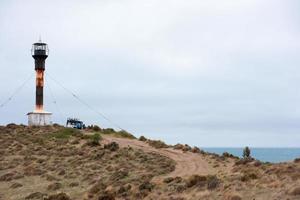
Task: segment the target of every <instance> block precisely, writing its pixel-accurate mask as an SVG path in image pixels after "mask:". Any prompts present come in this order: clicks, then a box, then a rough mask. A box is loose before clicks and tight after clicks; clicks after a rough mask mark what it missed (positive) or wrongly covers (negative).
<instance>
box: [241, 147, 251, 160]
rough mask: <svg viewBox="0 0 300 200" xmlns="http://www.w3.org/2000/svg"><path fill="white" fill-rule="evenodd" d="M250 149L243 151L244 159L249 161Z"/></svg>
mask: <svg viewBox="0 0 300 200" xmlns="http://www.w3.org/2000/svg"><path fill="white" fill-rule="evenodd" d="M250 153H251V151H250V148H249V147H245V148H244V150H243V158H244V159H247V158H250Z"/></svg>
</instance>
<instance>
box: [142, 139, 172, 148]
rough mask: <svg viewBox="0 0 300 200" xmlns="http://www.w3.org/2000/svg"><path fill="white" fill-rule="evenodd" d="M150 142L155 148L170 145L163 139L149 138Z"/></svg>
mask: <svg viewBox="0 0 300 200" xmlns="http://www.w3.org/2000/svg"><path fill="white" fill-rule="evenodd" d="M147 142H148V144H149V145H150V146H152V147H154V148H157V149H160V148H168V147H169V146H168V145H167V144H165V143H164V142H163V141H161V140H148V141H147Z"/></svg>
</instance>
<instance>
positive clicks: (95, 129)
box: [92, 125, 101, 132]
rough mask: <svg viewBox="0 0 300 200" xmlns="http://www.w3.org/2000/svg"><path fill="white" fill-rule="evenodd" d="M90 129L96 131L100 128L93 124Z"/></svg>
mask: <svg viewBox="0 0 300 200" xmlns="http://www.w3.org/2000/svg"><path fill="white" fill-rule="evenodd" d="M92 130H93V131H96V132H98V131H101V128H100V127H99V126H97V125H93V126H92Z"/></svg>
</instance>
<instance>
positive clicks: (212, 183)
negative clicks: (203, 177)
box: [207, 175, 220, 190]
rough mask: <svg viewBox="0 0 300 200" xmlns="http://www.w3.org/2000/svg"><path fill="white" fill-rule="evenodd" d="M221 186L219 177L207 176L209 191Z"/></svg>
mask: <svg viewBox="0 0 300 200" xmlns="http://www.w3.org/2000/svg"><path fill="white" fill-rule="evenodd" d="M219 184H220V180H219V179H218V178H217V176H215V175H212V176H207V189H209V190H213V189H215V188H217V187H218V186H219Z"/></svg>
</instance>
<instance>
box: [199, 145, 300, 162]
mask: <svg viewBox="0 0 300 200" xmlns="http://www.w3.org/2000/svg"><path fill="white" fill-rule="evenodd" d="M201 149H203V150H204V151H208V152H212V153H217V154H220V155H222V153H223V152H225V151H226V152H228V153H231V154H233V155H235V156H239V157H242V155H243V148H226V147H224V148H223V147H222V148H220V147H217V148H213V147H207V148H201ZM250 149H251V156H252V157H254V158H256V159H258V160H260V161H264V162H272V163H279V162H286V161H293V160H294V159H295V158H300V148H251V147H250Z"/></svg>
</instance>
